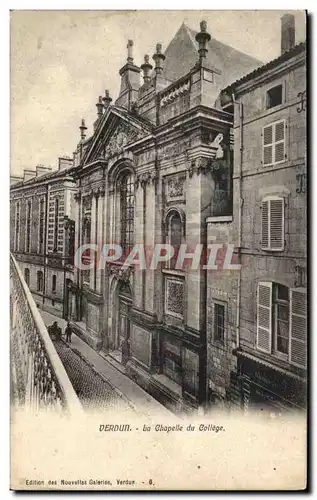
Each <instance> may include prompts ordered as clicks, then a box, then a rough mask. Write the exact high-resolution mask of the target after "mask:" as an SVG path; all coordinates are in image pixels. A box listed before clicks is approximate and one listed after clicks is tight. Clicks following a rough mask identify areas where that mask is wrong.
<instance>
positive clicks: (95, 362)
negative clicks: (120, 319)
mask: <svg viewBox="0 0 317 500" xmlns="http://www.w3.org/2000/svg"><path fill="white" fill-rule="evenodd" d="M39 311H40V314H41V316H42V318H43V320H44V323H45V325H46V326H48V325H51V324H52V323H53V321H57V322H58V324H59V326H60V327H61V328H62V332H63V333H64V330H65V327H66V321H65V320H64V319H61V318H58V317H56V316H54V315H53V314H50V313H47V312H46V311H42V310H39ZM71 347H72V348H73V349H75V350H77V351H78V352H79V353H80V354H81V356H82V357H83V358H85V360H86V361H87V362H88V363H90V364H91V365H92V366H93V367H94V368H95V370H96V371H97V372H98V373H100V374H101V375H103V377H104V378H105V379H106V380H108V381H109V383H110V384H111V385H112V386H113V387H115V388H116V389H117V390H118V391H119V392H121V393H122V394H123V396H124V397H125V398H126V399H127V400H128V401H129V402H130V403H131V406H133V408H134V409H135V411H136V412H137V413H139V414H141V415H142V414H143V415H148V416H149V417H153V416H155V415H157V416H160V417H170V416H171V415H172V413H171V412H170V411H169V410H167V408H165V406H163V405H162V404H161V403H159V402H158V401H156V399H154V398H153V397H152V396H150V394H148V393H147V392H146V391H144V390H143V389H142V388H141V387H140V386H139V385H138V384H136V383H135V382H134V381H133V380H131V379H130V378H129V377H127V376H126V375H124V374H123V373H121V372H120V371H119V370H117V369H116V368H115V367H114V366H113V365H112V364H110V363H109V362H108V361H107V360H105V359H104V358H103V357H102V356H100V355H99V354H98V352H96V351H95V350H94V349H92V348H91V347H90V346H89V345H88V344H86V342H84V341H83V340H81V339H80V338H79V337H77V335H75V334H74V333H73V335H72V343H71Z"/></svg>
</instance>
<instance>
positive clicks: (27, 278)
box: [24, 268, 30, 286]
mask: <svg viewBox="0 0 317 500" xmlns="http://www.w3.org/2000/svg"><path fill="white" fill-rule="evenodd" d="M24 280H25V283H26V284H27V286H30V269H28V268H26V269H24Z"/></svg>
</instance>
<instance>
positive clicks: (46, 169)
mask: <svg viewBox="0 0 317 500" xmlns="http://www.w3.org/2000/svg"><path fill="white" fill-rule="evenodd" d="M51 170H52V167H44V165H36V177H40V176H41V175H45V174H48V173H49V172H51Z"/></svg>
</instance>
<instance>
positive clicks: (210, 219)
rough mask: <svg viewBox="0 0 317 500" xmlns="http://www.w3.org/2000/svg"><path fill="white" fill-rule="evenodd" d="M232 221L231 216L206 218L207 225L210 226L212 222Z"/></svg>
mask: <svg viewBox="0 0 317 500" xmlns="http://www.w3.org/2000/svg"><path fill="white" fill-rule="evenodd" d="M232 220H233V217H232V215H216V216H213V217H207V218H206V222H207V224H210V223H213V222H232Z"/></svg>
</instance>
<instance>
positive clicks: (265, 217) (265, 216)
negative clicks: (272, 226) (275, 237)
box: [262, 201, 269, 248]
mask: <svg viewBox="0 0 317 500" xmlns="http://www.w3.org/2000/svg"><path fill="white" fill-rule="evenodd" d="M268 246H269V202H268V201H263V202H262V248H268Z"/></svg>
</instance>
